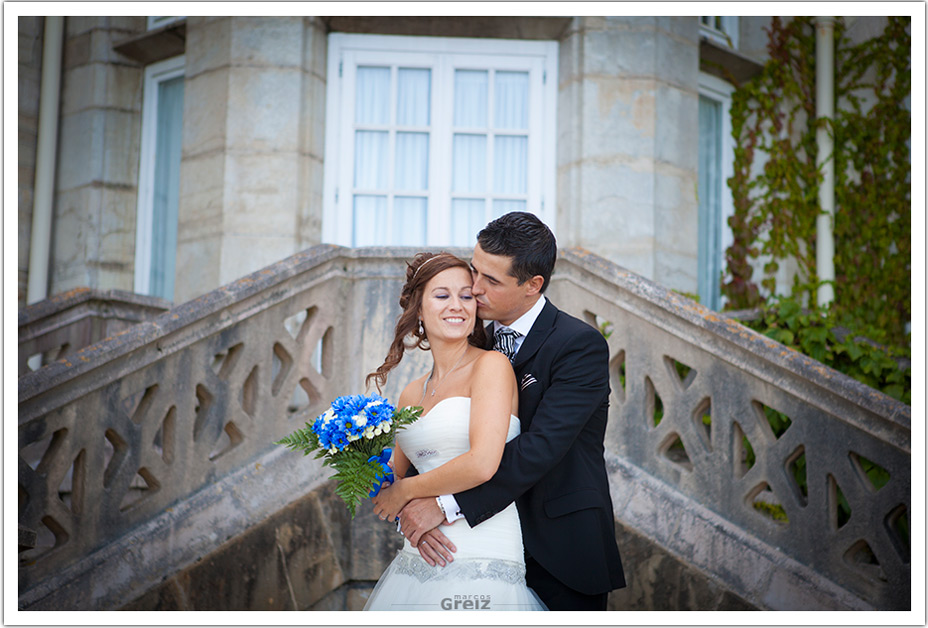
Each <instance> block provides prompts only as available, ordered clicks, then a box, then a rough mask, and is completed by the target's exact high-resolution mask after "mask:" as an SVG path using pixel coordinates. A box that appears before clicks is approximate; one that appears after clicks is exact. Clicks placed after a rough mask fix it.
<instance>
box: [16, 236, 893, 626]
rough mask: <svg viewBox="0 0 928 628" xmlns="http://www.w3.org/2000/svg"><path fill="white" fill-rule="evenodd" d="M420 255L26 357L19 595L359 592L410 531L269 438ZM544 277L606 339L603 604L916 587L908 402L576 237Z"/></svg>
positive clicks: (774, 603)
mask: <svg viewBox="0 0 928 628" xmlns="http://www.w3.org/2000/svg"><path fill="white" fill-rule="evenodd" d="M414 252H415V251H414V250H413V249H405V248H396V249H345V248H341V247H335V246H329V245H320V246H317V247H314V248H311V249H308V250H306V251H304V252H302V253H299V254H297V255H294V256H292V257H290V258H287V259H285V260H283V261H281V262H279V263H277V264H274V265H272V266H269V267H267V268H265V269H263V270H261V271H258V272H255V273H253V274H251V275H248V276H246V277H243V278H242V279H240V280H238V281H236V282H233V283H231V284H228V285H226V286H222V287H221V288H218V289H217V290H214V291H213V292H210V293H208V294H206V295H204V296H202V297H200V298H198V299H195V300H193V301H190V302H188V303H184V304H181V305H178V306H176V307H174V308H173V309H170V310H168V311H165V312H163V313H161V314H158V315H157V316H155V317H154V318H151V319H150V320H145V321H142V322H138V323H136V324H134V325H132V326H129V327H127V328H126V329H124V330H123V331H121V332H120V333H116V334H114V335H109V336H108V337H104V338H102V339H95V341H94V342H93V343H91V344H89V345H87V346H85V347H83V348H80V349H76V350H73V351H71V352H70V353H68V354H64V355H62V356H60V357H58V356H54V357H56V358H57V359H53V360H51V361H49V362H48V363H47V364H45V365H44V366H42V368H40V369H38V370H36V371H34V372H24V373H23V374H22V375H21V376H20V378H19V427H18V433H19V452H20V455H19V461H18V465H19V472H18V477H19V524H20V527H21V528H23V529H25V530H26V531H32V532H35V534H36V536H35V541H34V543H33V545H34V547H31V548H27V549H25V551H21V553H20V567H19V608H20V609H24V610H33V609H34V610H43V609H44V610H111V609H136V610H157V609H187V610H205V609H210V610H274V609H281V610H283V609H299V610H304V609H317V610H336V609H358V608H360V607H361V606H363V603H364V599H365V596H366V594H367V592H368V591H369V590H370V587H371V586H372V585H373V583H374V582H375V581H376V579H377V577H378V576H379V574H380V572H381V571H382V570H383V568H384V567H385V566H386V564H387V563H388V562H389V560H390V559H391V558H392V555H393V553H394V552H395V551H396V549H397V548H398V547H399V542H400V540H401V539H400V538H399V537H398V535H396V533H395V532H394V531H393V530H392V528H390V527H389V526H386V527H385V526H384V524H382V523H381V522H379V520H377V519H376V518H374V517H373V516H372V515H371V514H370V512H369V511H368V510H367V509H365V508H363V507H362V508H361V510H360V512H359V515H358V516H357V517H356V518H355V519H354V520H349V518H348V515H347V512H346V511H345V509H344V507H343V506H342V505H341V504H340V502H339V501H338V500H337V499H336V498H335V497H334V496H333V493H332V490H331V488H332V487H331V484H330V483H329V482H327V481H326V479H325V478H326V476H327V475H328V471H327V470H323V469H322V467H321V465H320V464H319V463H318V462H317V461H315V460H313V459H312V458H311V457H302V456H299V455H296V454H293V453H291V452H289V451H286V450H284V449H283V448H280V447H276V446H274V445H273V444H272V443H273V441H274V440H277V439H278V438H280V437H281V436H283V435H284V434H286V433H289V432H290V431H292V430H293V429H295V428H297V427H300V426H302V425H303V422H304V421H306V420H311V419H312V418H314V417H315V416H317V415H318V414H319V413H320V412H321V411H322V410H323V409H324V408H325V407H326V406H327V405H328V402H329V401H330V400H331V399H332V398H334V397H335V396H337V395H339V394H346V393H355V392H362V391H363V378H364V375H365V374H366V373H367V372H369V371H371V370H373V368H375V367H376V366H377V365H378V364H379V363H380V361H381V359H382V357H383V355H384V353H385V351H386V339H387V338H389V337H390V334H391V330H392V326H393V324H394V321H395V318H396V316H397V315H398V313H399V310H398V306H397V304H396V295H397V294H398V292H399V287H400V285H401V281H402V276H403V271H404V268H405V266H404V264H403V260H404V259H408V258H410V257H411V256H412V255H413V254H414ZM454 252H457V253H459V254H461V255H462V256H465V257H466V256H468V255H469V251H467V250H459V251H454ZM548 296H549V297H550V298H551V299H552V301H554V302H555V303H556V304H557V305H558V306H559V307H561V308H562V309H565V310H567V311H569V312H571V313H573V314H574V315H576V316H579V317H582V318H584V319H586V320H587V321H589V322H590V323H591V324H593V325H596V326H598V327H600V328H601V329H603V331H604V333H605V334H606V335H607V338H608V342H609V345H610V349H611V369H612V390H613V392H612V400H611V407H610V421H609V428H608V432H607V442H606V457H607V465H608V469H609V472H610V486H611V491H612V500H613V505H614V509H615V520H616V531H617V537H618V540H619V547H620V550H621V551H622V553H623V562H625V563H626V568H627V571H628V575H629V587H628V588H627V589H623V590H621V591H617V592H613V594H612V596H611V598H610V607H611V608H614V609H621V610H651V609H657V610H677V609H679V610H684V609H690V610H695V609H698V610H712V609H753V608H756V609H784V610H785V609H789V610H813V609H816V610H817V609H832V610H854V609H860V610H864V609H881V610H886V609H908V608H910V606H911V598H910V589H911V566H910V553H911V552H910V549H909V539H908V528H907V526H908V520H909V517H910V516H911V495H910V493H911V487H910V478H911V466H910V455H911V449H910V447H911V445H910V419H911V416H910V415H911V409H910V408H909V407H908V406H906V405H904V404H901V403H899V402H897V401H895V400H893V399H891V398H889V397H887V396H885V395H882V394H881V393H879V392H877V391H874V390H871V389H869V388H867V387H865V386H863V385H861V384H859V383H857V382H856V381H854V380H852V379H850V378H848V377H845V376H844V375H842V374H840V373H837V372H835V371H833V370H831V369H829V368H827V367H825V366H823V365H821V364H820V363H817V362H815V361H813V360H811V359H809V358H807V357H805V356H802V355H800V354H798V353H796V352H793V351H791V350H789V349H787V348H785V347H783V346H782V345H780V344H778V343H776V342H773V341H771V340H769V339H767V338H765V337H763V336H760V335H758V334H756V333H754V332H753V331H751V330H749V329H747V328H746V327H744V326H742V325H741V324H739V323H737V322H736V321H733V320H730V319H726V318H724V317H722V316H721V315H719V314H717V313H715V312H712V311H710V310H707V309H706V308H703V307H701V306H700V305H698V304H696V303H694V302H692V301H690V300H688V299H686V298H684V297H682V296H679V295H677V294H675V293H673V292H670V291H668V290H666V289H664V288H662V287H661V286H658V285H656V284H654V283H653V282H650V281H648V280H646V279H644V278H642V277H640V276H637V275H635V274H633V273H630V272H628V271H626V270H624V269H622V268H619V267H617V266H615V265H613V264H611V263H609V262H607V261H605V260H603V259H601V258H598V257H597V256H595V255H592V254H590V253H589V252H586V251H583V250H579V249H575V250H567V251H563V252H562V254H561V257H560V259H559V261H558V265H557V269H556V272H555V276H554V277H553V278H552V283H551V287H550V289H549V292H548ZM30 350H31V349H30ZM49 351H52V352H53V351H54V350H53V349H49V348H45V349H43V350H42V352H46V354H47V355H50V353H48V352H49ZM33 353H36V351H33ZM27 357H28V356H27ZM426 360H427V355H426V354H425V353H423V352H417V353H416V354H410V355H409V356H408V357H407V359H406V360H404V362H403V363H402V364H401V366H400V368H399V369H398V370H397V372H396V373H395V374H394V375H393V377H392V379H391V381H390V383H389V385H388V388H387V389H386V390H385V394H386V395H387V396H388V397H390V398H395V397H396V396H397V395H398V393H399V390H400V387H401V384H402V383H403V382H404V381H408V379H411V378H412V377H415V376H417V375H418V374H421V373H422V372H423V371H425V370H426V368H427V363H426ZM874 466H875V467H876V468H878V469H880V470H881V471H882V472H883V475H884V476H887V475H888V478H889V479H888V481H886V482H885V484H884V483H882V482H881V483H880V485H878V486H877V485H875V484H874V483H873V481H872V480H871V479H869V478H870V476H868V474H867V473H866V470H867V469H872V468H873V467H874ZM797 478H801V479H804V480H805V481H797Z"/></svg>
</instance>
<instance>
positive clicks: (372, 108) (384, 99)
mask: <svg viewBox="0 0 928 628" xmlns="http://www.w3.org/2000/svg"><path fill="white" fill-rule="evenodd" d="M354 121H355V123H357V124H389V123H390V68H369V67H363V66H359V67H358V73H357V83H356V85H355V92H354Z"/></svg>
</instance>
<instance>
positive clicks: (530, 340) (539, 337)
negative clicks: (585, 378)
mask: <svg viewBox="0 0 928 628" xmlns="http://www.w3.org/2000/svg"><path fill="white" fill-rule="evenodd" d="M557 312H558V310H557V308H556V307H554V305H553V304H552V303H551V301H548V300H546V301H545V306H544V307H543V308H542V310H541V313H540V314H539V315H538V318H536V319H535V324H533V325H532V329H531V330H530V331H529V332H528V335H527V336H526V337H525V340H523V341H522V346H521V347H519V352H518V353H516V359H515V361H514V362H513V364H512V367H513V368H514V369H516V371H517V372H518V369H519V367H520V366H522V365H523V364H525V363H526V362H527V361H528V360H529V358H531V357H532V356H533V355H535V352H536V351H538V348H539V347H540V346H541V345H542V344H544V342H545V340H546V339H547V338H548V336H549V335H550V334H551V332H552V331H554V319H555V318H556V317H557Z"/></svg>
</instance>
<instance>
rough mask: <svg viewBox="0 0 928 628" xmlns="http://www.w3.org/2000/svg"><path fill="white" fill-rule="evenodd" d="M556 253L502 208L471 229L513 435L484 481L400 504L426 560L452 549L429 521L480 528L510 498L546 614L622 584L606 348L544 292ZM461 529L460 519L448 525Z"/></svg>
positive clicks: (533, 223)
mask: <svg viewBox="0 0 928 628" xmlns="http://www.w3.org/2000/svg"><path fill="white" fill-rule="evenodd" d="M556 258H557V244H556V242H555V239H554V235H553V234H552V233H551V231H550V230H549V229H548V227H546V226H545V224H544V223H542V222H541V221H540V220H539V219H538V218H537V217H535V216H534V215H533V214H529V213H525V212H512V213H509V214H506V215H504V216H502V217H501V218H498V219H496V220H494V221H492V222H491V223H490V224H488V225H487V226H486V227H485V228H484V229H483V230H482V231H481V232H480V233H479V234H478V235H477V246H476V247H475V248H474V257H473V260H472V263H471V266H472V269H473V277H474V287H473V295H474V297H475V298H476V300H477V312H478V314H479V315H480V317H481V318H483V319H484V320H489V321H493V323H492V324H490V325H489V326H488V327H487V332H488V335H489V336H491V338H492V345H491V347H488V348H493V349H496V350H498V351H501V352H503V353H504V354H506V355H507V356H509V357H510V361H511V362H512V366H513V369H514V370H515V374H516V381H517V382H518V385H519V418H520V420H521V423H522V433H521V434H520V435H519V436H517V437H516V438H514V439H513V440H511V441H510V442H509V443H507V444H506V448H505V450H504V453H503V458H502V461H501V462H500V465H499V469H498V470H497V472H496V474H495V475H494V476H493V478H491V479H490V481H488V482H486V483H485V484H482V485H480V486H478V487H476V488H473V489H470V490H468V491H464V492H462V493H458V494H456V495H453V496H452V495H443V496H441V497H439V498H437V499H432V498H427V499H418V500H413V501H412V502H410V503H409V504H408V505H407V506H406V507H405V508H404V509H403V511H402V512H401V513H400V519H401V525H402V530H403V532H404V534H405V535H406V537H407V538H408V539H409V541H410V543H412V544H413V545H414V546H416V547H417V548H418V549H419V552H420V554H422V557H423V558H424V559H425V560H426V561H427V562H429V563H430V564H433V565H434V564H435V563H436V562H438V563H440V564H442V565H444V560H445V559H447V560H451V555H450V553H449V551H448V550H449V549H453V547H452V545H451V543H450V541H448V539H447V537H445V535H444V534H442V533H441V532H440V530H439V529H438V526H439V525H440V524H441V523H443V522H445V521H447V522H449V523H451V522H453V521H455V520H456V519H458V518H465V519H466V520H467V524H468V525H470V526H471V527H473V526H476V525H479V524H480V523H481V522H483V521H485V520H487V519H489V518H490V517H492V516H493V515H495V514H496V513H498V512H500V511H501V510H503V509H504V508H505V507H506V506H508V505H509V504H511V503H512V502H513V501H515V502H516V505H517V508H518V510H519V517H520V519H521V522H522V541H523V545H524V547H525V559H526V560H525V568H526V574H525V577H526V584H527V585H528V586H530V587H531V588H532V589H534V591H535V592H536V593H537V594H538V595H539V597H541V599H542V600H543V601H544V602H545V604H546V605H547V606H548V608H549V609H551V610H606V599H607V596H608V594H609V591H611V590H612V589H617V588H621V587H624V586H625V577H624V574H623V571H622V563H621V560H620V559H619V550H618V548H617V547H616V543H615V525H614V520H613V514H612V499H611V497H610V496H609V485H608V481H607V478H606V466H605V461H604V459H603V438H604V435H605V430H606V419H607V415H608V410H609V349H608V346H607V345H606V341H605V339H604V338H603V336H602V334H600V333H599V331H598V330H596V329H595V328H593V327H591V326H590V325H587V324H586V323H583V322H582V321H579V320H577V319H576V318H574V317H572V316H570V315H568V314H565V313H564V312H561V311H560V310H558V309H557V308H556V307H554V305H553V304H552V303H551V302H550V301H548V300H547V299H546V298H545V297H544V295H543V293H544V291H545V289H546V288H547V287H548V282H549V280H550V278H551V272H552V271H553V270H554V263H555V260H556ZM458 525H461V524H458Z"/></svg>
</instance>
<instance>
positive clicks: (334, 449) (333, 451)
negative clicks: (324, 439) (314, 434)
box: [329, 445, 338, 454]
mask: <svg viewBox="0 0 928 628" xmlns="http://www.w3.org/2000/svg"><path fill="white" fill-rule="evenodd" d="M329 453H330V454H337V453H338V447H336V446H335V445H332V446H331V447H329Z"/></svg>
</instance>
